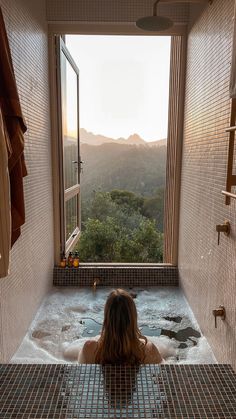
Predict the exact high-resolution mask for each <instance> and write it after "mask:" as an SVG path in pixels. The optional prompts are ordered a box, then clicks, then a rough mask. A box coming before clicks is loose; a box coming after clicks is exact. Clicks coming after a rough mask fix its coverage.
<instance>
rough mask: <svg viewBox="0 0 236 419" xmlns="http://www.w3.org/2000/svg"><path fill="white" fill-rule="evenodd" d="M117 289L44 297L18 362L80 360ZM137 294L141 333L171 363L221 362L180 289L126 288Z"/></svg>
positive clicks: (64, 290) (61, 292) (15, 358)
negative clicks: (109, 296) (110, 297)
mask: <svg viewBox="0 0 236 419" xmlns="http://www.w3.org/2000/svg"><path fill="white" fill-rule="evenodd" d="M111 290H112V288H108V287H100V288H99V287H98V288H97V289H96V292H94V291H93V290H92V289H91V288H78V287H76V288H68V287H64V288H54V289H53V290H52V291H51V292H50V293H49V294H48V295H47V296H46V298H45V299H44V301H43V303H42V305H41V307H40V309H39V310H38V312H37V314H36V317H35V319H34V320H33V322H32V324H31V326H30V328H29V330H28V332H27V334H26V336H25V337H24V339H23V341H22V344H21V346H20V347H19V349H18V351H17V352H16V353H15V355H14V356H13V358H12V360H11V362H14V363H71V362H77V359H78V353H79V350H80V349H81V347H82V346H83V344H84V342H85V341H86V340H87V339H91V338H92V337H95V336H97V335H99V333H100V331H101V327H102V322H103V310H104V304H105V301H106V298H107V296H108V294H109V293H110V292H111ZM126 290H127V291H128V292H130V293H131V295H132V296H133V297H134V301H135V304H136V307H137V312H138V324H139V328H140V330H141V333H142V334H143V335H145V336H148V338H149V339H150V340H151V341H152V342H153V343H154V344H155V345H156V346H157V347H158V349H159V351H160V352H161V355H162V356H163V358H164V359H165V362H167V363H178V364H180V363H181V364H183V363H215V362H216V359H215V357H214V354H213V352H212V350H211V348H210V346H209V345H208V343H207V340H206V338H205V337H204V336H203V335H202V333H201V331H200V329H199V326H198V324H197V322H196V320H195V318H194V315H193V313H192V311H191V309H190V307H189V305H188V303H187V301H186V299H185V298H184V296H183V294H182V292H181V290H180V289H178V288H175V287H150V288H145V289H144V288H140V287H139V288H138V287H133V288H126Z"/></svg>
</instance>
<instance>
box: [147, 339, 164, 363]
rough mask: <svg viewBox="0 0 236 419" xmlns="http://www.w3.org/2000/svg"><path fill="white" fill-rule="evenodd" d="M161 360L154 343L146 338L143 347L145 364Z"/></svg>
mask: <svg viewBox="0 0 236 419" xmlns="http://www.w3.org/2000/svg"><path fill="white" fill-rule="evenodd" d="M161 362H162V357H161V354H160V352H159V351H158V349H157V347H156V345H154V343H153V342H151V341H150V340H147V343H146V347H145V359H144V363H145V364H160V363H161Z"/></svg>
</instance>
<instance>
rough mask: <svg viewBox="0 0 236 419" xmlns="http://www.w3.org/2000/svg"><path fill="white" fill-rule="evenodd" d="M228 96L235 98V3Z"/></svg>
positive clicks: (235, 8)
mask: <svg viewBox="0 0 236 419" xmlns="http://www.w3.org/2000/svg"><path fill="white" fill-rule="evenodd" d="M229 94H230V97H231V98H236V1H235V6H234V30H233V47H232V61H231V74H230V84H229Z"/></svg>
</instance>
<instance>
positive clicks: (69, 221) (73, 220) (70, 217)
mask: <svg viewBox="0 0 236 419" xmlns="http://www.w3.org/2000/svg"><path fill="white" fill-rule="evenodd" d="M77 226H78V196H77V195H76V196H74V197H73V198H71V199H69V200H68V201H67V202H66V241H67V240H68V239H69V238H70V237H71V235H72V234H73V232H74V231H75V229H76V227H77Z"/></svg>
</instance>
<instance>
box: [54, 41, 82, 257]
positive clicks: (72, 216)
mask: <svg viewBox="0 0 236 419" xmlns="http://www.w3.org/2000/svg"><path fill="white" fill-rule="evenodd" d="M56 45H57V81H58V123H59V136H58V142H59V145H58V163H59V179H58V183H59V188H60V190H59V195H60V250H61V252H65V253H66V252H68V251H70V250H73V248H74V246H75V244H76V242H77V241H78V239H79V235H80V196H79V193H80V153H79V69H78V67H77V66H76V64H75V62H74V60H73V58H72V57H71V55H70V53H69V51H68V49H67V47H66V45H65V43H64V42H63V40H62V38H61V37H60V36H57V37H56Z"/></svg>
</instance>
